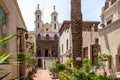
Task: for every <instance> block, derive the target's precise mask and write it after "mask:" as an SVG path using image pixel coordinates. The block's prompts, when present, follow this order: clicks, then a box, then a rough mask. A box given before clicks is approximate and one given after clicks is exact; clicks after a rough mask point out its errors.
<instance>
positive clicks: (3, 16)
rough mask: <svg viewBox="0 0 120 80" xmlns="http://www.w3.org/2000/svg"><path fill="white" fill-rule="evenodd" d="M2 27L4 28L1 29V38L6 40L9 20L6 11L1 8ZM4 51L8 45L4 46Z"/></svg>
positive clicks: (0, 23) (0, 20) (0, 19)
mask: <svg viewBox="0 0 120 80" xmlns="http://www.w3.org/2000/svg"><path fill="white" fill-rule="evenodd" d="M0 25H1V26H2V27H1V29H0V36H1V37H0V38H2V39H3V38H5V37H6V35H7V19H6V13H5V12H4V10H3V9H2V8H1V7H0ZM2 47H3V49H5V48H7V45H6V44H4V45H3V46H2Z"/></svg>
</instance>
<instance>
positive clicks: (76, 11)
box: [71, 0, 82, 68]
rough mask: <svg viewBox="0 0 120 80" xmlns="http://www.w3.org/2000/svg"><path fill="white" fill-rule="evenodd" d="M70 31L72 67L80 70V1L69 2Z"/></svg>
mask: <svg viewBox="0 0 120 80" xmlns="http://www.w3.org/2000/svg"><path fill="white" fill-rule="evenodd" d="M71 30H72V45H73V61H74V62H73V65H74V66H73V67H76V68H80V67H81V66H82V64H81V63H82V61H80V60H76V58H78V57H81V59H82V13H81V0H71Z"/></svg>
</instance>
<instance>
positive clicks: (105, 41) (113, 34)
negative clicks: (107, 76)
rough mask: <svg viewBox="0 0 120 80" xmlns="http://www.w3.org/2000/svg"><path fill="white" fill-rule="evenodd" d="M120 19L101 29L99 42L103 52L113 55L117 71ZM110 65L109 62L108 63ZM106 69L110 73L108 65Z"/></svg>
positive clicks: (114, 66)
mask: <svg viewBox="0 0 120 80" xmlns="http://www.w3.org/2000/svg"><path fill="white" fill-rule="evenodd" d="M119 34H120V19H119V20H117V21H116V22H114V23H111V24H110V25H108V26H106V27H105V28H103V29H102V30H100V31H99V43H100V45H101V53H108V54H111V55H112V69H113V71H115V72H116V67H117V65H118V64H117V61H116V55H117V54H118V50H117V49H118V46H119V45H120V35H119ZM106 65H108V63H107V64H106ZM106 71H107V73H109V69H108V66H106Z"/></svg>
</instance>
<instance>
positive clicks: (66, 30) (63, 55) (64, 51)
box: [59, 21, 99, 64]
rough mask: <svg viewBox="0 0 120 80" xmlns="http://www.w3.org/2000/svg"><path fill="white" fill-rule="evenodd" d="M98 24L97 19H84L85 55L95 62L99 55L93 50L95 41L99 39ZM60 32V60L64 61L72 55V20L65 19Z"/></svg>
mask: <svg viewBox="0 0 120 80" xmlns="http://www.w3.org/2000/svg"><path fill="white" fill-rule="evenodd" d="M98 24H99V22H97V21H83V57H84V58H85V57H87V58H89V59H90V60H91V61H92V63H93V64H94V61H96V57H97V53H96V54H95V51H94V52H93V50H94V48H95V45H96V44H95V41H98ZM59 33H60V39H59V53H60V61H61V62H63V63H64V62H65V61H66V59H68V58H70V57H72V35H71V22H70V21H64V22H63V24H62V26H61V28H60V30H59Z"/></svg>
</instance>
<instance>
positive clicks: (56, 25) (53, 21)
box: [51, 5, 59, 32]
mask: <svg viewBox="0 0 120 80" xmlns="http://www.w3.org/2000/svg"><path fill="white" fill-rule="evenodd" d="M51 28H52V31H54V32H58V30H59V22H58V13H57V11H56V10H55V5H54V6H53V12H52V13H51Z"/></svg>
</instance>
